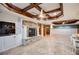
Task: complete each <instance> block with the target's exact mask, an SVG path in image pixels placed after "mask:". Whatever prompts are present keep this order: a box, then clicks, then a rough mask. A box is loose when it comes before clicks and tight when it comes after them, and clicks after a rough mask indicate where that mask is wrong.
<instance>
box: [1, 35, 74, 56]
mask: <svg viewBox="0 0 79 59" xmlns="http://www.w3.org/2000/svg"><path fill="white" fill-rule="evenodd" d="M69 39H70V38H69V37H68V36H67V37H66V36H64V35H63V36H61V35H55V36H53V37H50V36H48V37H43V38H42V39H40V40H39V41H37V42H34V43H32V44H29V45H26V46H19V47H16V48H13V49H10V50H8V51H6V52H3V53H1V55H72V54H74V53H73V52H72V43H71V41H70V40H69Z"/></svg>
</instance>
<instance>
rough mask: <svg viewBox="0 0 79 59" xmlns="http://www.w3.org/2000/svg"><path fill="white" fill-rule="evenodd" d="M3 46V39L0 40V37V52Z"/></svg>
mask: <svg viewBox="0 0 79 59" xmlns="http://www.w3.org/2000/svg"><path fill="white" fill-rule="evenodd" d="M3 48H4V40H2V37H1V38H0V52H1V51H2V50H3Z"/></svg>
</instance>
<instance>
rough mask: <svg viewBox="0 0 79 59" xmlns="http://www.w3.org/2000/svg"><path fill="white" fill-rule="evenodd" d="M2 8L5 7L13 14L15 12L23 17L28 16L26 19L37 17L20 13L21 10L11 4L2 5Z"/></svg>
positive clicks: (27, 13)
mask: <svg viewBox="0 0 79 59" xmlns="http://www.w3.org/2000/svg"><path fill="white" fill-rule="evenodd" d="M2 5H3V6H5V7H6V8H7V9H9V10H11V11H13V12H16V13H19V14H22V15H24V16H28V17H31V18H34V17H37V16H36V15H32V14H30V13H29V12H24V11H22V9H20V8H18V7H16V6H14V5H13V4H11V3H5V4H2Z"/></svg>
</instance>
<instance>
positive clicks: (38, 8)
mask: <svg viewBox="0 0 79 59" xmlns="http://www.w3.org/2000/svg"><path fill="white" fill-rule="evenodd" d="M31 5H32V6H34V7H35V8H36V9H37V10H39V11H41V10H42V8H41V7H40V6H38V5H37V3H32V4H31ZM43 12H44V13H45V14H46V15H47V16H48V17H50V16H49V15H48V14H47V13H46V12H45V11H44V10H43Z"/></svg>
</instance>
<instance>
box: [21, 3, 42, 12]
mask: <svg viewBox="0 0 79 59" xmlns="http://www.w3.org/2000/svg"><path fill="white" fill-rule="evenodd" d="M40 4H42V3H37V5H40ZM33 7H34V6H32V5H31V3H30V5H29V6H27V7H25V8H24V9H22V10H23V11H27V10H29V9H31V8H33Z"/></svg>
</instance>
